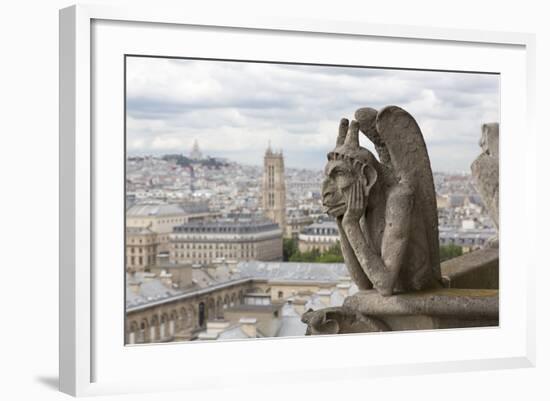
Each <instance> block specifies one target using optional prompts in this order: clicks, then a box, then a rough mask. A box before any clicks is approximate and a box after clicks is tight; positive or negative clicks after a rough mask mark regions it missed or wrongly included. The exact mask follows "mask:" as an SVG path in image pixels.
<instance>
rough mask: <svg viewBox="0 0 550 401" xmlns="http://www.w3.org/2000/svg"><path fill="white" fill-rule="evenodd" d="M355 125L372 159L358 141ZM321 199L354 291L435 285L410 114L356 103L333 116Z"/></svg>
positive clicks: (424, 165) (423, 173) (423, 166)
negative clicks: (349, 112) (347, 114)
mask: <svg viewBox="0 0 550 401" xmlns="http://www.w3.org/2000/svg"><path fill="white" fill-rule="evenodd" d="M359 131H361V132H362V133H363V134H364V135H365V136H366V137H367V138H368V139H369V140H370V141H371V142H372V143H373V144H374V146H375V148H376V151H377V152H378V155H379V160H377V159H376V157H375V156H374V155H373V153H372V152H370V151H369V150H367V149H366V148H363V147H361V146H360V145H359ZM327 157H328V162H327V164H326V167H325V180H324V182H323V186H322V197H323V205H324V207H325V208H326V212H327V213H328V214H329V215H330V216H333V217H334V218H335V219H336V222H337V224H338V228H339V232H340V243H341V247H342V253H343V255H344V260H345V263H346V266H347V267H348V270H349V272H350V275H351V278H352V279H353V281H354V282H355V283H356V284H357V286H358V287H359V289H360V290H366V289H371V288H373V287H374V289H376V290H377V291H378V292H379V293H380V294H381V295H384V296H388V295H392V294H394V293H396V292H407V291H414V290H424V289H430V288H438V287H440V286H441V284H440V283H441V271H440V265H439V232H438V216H437V206H436V196H435V189H434V182H433V176H432V170H431V166H430V160H429V157H428V152H427V150H426V144H425V143H424V138H423V136H422V132H421V131H420V128H419V127H418V124H417V123H416V121H415V120H414V118H413V117H412V116H411V115H410V114H409V113H407V112H406V111H405V110H403V109H401V108H399V107H397V106H387V107H385V108H383V109H382V110H380V111H379V112H378V111H376V110H374V109H372V108H368V107H367V108H361V109H359V110H357V111H356V112H355V120H353V121H352V122H351V124H350V123H349V122H348V120H347V119H342V120H341V121H340V128H339V132H338V138H337V140H336V147H335V148H334V150H332V151H331V152H329V153H328V155H327Z"/></svg>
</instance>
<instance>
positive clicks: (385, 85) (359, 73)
mask: <svg viewBox="0 0 550 401" xmlns="http://www.w3.org/2000/svg"><path fill="white" fill-rule="evenodd" d="M127 60H128V65H127V77H128V82H127V91H128V99H127V100H128V101H127V106H128V109H127V111H128V125H127V127H128V132H127V135H128V137H127V145H128V151H129V152H130V153H162V152H179V153H181V152H187V151H189V149H190V148H191V146H192V143H193V141H194V140H195V139H197V140H198V141H199V144H200V146H201V148H202V149H203V150H204V151H205V153H207V154H208V153H210V154H212V155H217V156H222V155H224V154H227V155H228V156H231V155H233V156H235V155H238V157H239V158H240V159H243V160H244V159H246V160H249V162H251V163H256V164H259V163H261V158H262V156H263V151H264V150H265V147H266V146H267V143H268V141H271V142H272V144H273V146H274V147H277V148H282V149H283V150H284V151H285V153H287V154H289V155H291V156H289V160H288V161H287V165H291V164H290V163H291V162H292V163H296V165H297V167H316V168H320V167H322V164H323V163H324V160H325V153H326V152H327V151H329V150H330V149H331V148H332V146H333V145H334V140H335V136H336V132H337V127H338V122H339V120H340V118H341V117H348V118H352V117H353V112H354V111H355V109H357V108H359V107H363V106H370V107H375V108H381V107H383V106H385V105H388V104H396V105H398V106H401V107H403V108H405V109H406V110H408V111H409V112H410V113H411V114H412V115H413V116H414V117H415V118H416V119H417V121H418V123H419V125H420V127H421V129H422V130H423V133H424V135H425V138H426V143H427V145H428V150H429V152H430V157H431V159H432V165H433V166H434V169H435V170H467V169H468V168H469V165H470V163H471V161H472V160H473V158H474V157H475V155H476V154H477V153H479V148H478V145H477V143H478V139H479V135H480V127H481V124H483V123H484V122H488V121H498V119H499V93H498V76H495V75H486V74H461V73H444V72H429V71H400V70H382V69H366V68H342V67H322V66H298V65H278V64H264V63H238V62H223V61H202V60H174V59H158V58H135V57H132V58H128V59H127ZM317 153H319V157H317V156H316V155H317ZM302 154H303V157H301V155H302ZM236 157H237V156H236Z"/></svg>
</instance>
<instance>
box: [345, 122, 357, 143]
mask: <svg viewBox="0 0 550 401" xmlns="http://www.w3.org/2000/svg"><path fill="white" fill-rule="evenodd" d="M344 144H345V145H347V146H349V147H351V148H359V123H358V122H357V121H355V120H353V121H352V122H351V124H350V126H349V130H348V133H347V135H346V140H345V141H344Z"/></svg>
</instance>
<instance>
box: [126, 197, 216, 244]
mask: <svg viewBox="0 0 550 401" xmlns="http://www.w3.org/2000/svg"><path fill="white" fill-rule="evenodd" d="M215 215H216V213H213V212H211V211H210V210H209V208H208V206H207V205H201V204H187V205H184V204H177V203H163V204H136V205H133V206H132V207H130V208H129V209H128V210H127V211H126V227H127V235H128V229H130V230H134V231H136V232H137V231H138V229H140V228H141V229H145V228H146V229H148V230H150V231H152V232H154V233H155V234H156V241H157V249H156V251H157V252H158V253H168V252H169V234H170V233H172V231H173V230H174V227H176V226H179V225H181V224H185V223H187V222H189V221H201V220H205V219H209V218H213V217H214V216H215ZM131 245H132V244H131V243H130V242H129V240H127V241H126V248H127V249H126V252H127V255H131V254H132V253H131V249H130V246H131ZM136 245H137V244H136Z"/></svg>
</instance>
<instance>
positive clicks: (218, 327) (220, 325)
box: [206, 320, 229, 336]
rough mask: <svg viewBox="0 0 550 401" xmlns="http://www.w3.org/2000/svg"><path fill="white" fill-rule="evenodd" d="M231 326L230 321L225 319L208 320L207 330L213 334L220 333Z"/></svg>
mask: <svg viewBox="0 0 550 401" xmlns="http://www.w3.org/2000/svg"><path fill="white" fill-rule="evenodd" d="M228 327H229V322H228V321H225V320H221V321H220V320H218V321H210V322H206V332H207V333H208V334H211V335H216V336H217V335H218V334H220V333H221V332H222V331H224V330H225V329H227V328H228Z"/></svg>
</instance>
